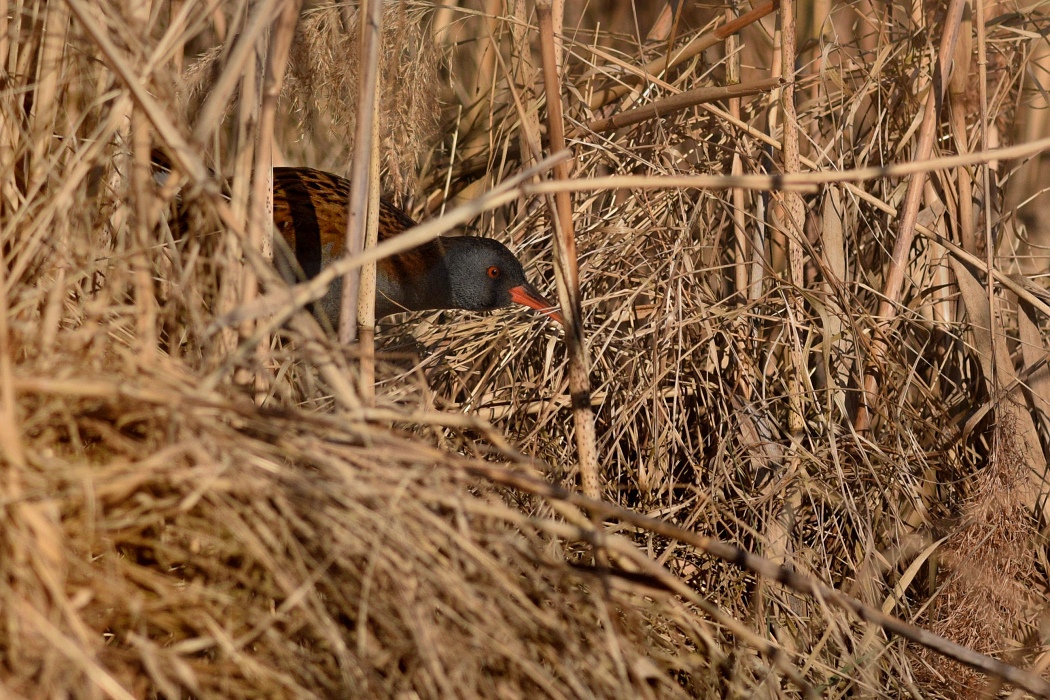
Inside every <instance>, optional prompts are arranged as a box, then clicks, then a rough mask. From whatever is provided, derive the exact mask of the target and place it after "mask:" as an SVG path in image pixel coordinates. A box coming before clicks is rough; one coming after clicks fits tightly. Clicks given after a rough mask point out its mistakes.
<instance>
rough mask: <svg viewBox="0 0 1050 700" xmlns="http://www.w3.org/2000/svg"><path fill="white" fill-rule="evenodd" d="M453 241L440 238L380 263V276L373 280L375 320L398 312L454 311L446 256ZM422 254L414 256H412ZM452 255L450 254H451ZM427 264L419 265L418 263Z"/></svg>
mask: <svg viewBox="0 0 1050 700" xmlns="http://www.w3.org/2000/svg"><path fill="white" fill-rule="evenodd" d="M451 240H454V239H453V238H449V237H445V236H442V237H440V238H438V239H437V240H435V241H433V242H431V243H427V244H424V245H423V246H420V248H416V249H413V250H412V251H409V252H408V254H406V255H395V256H393V257H390V258H387V259H386V260H384V261H382V262H381V265H382V267H383V272H384V273H385V274H382V275H380V276H379V279H378V280H377V282H378V285H377V289H376V317H382V316H386V315H389V314H395V313H398V312H400V311H429V310H432V309H452V308H456V306H455V303H454V301H453V298H452V284H451V280H450V275H449V268H448V264H447V259H446V254H447V253H448V252H449V248H454V247H455V244H454V243H453V244H451V245H449V243H448V242H449V241H451ZM420 252H425V255H423V256H418V255H414V254H413V253H420ZM453 255H454V253H453ZM421 258H422V259H425V260H426V261H427V262H428V263H429V264H427V265H425V266H424V265H421V264H419V262H420V259H421Z"/></svg>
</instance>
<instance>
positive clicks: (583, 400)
mask: <svg viewBox="0 0 1050 700" xmlns="http://www.w3.org/2000/svg"><path fill="white" fill-rule="evenodd" d="M536 14H537V16H538V18H539V25H540V53H541V56H542V59H543V86H544V90H545V92H546V95H547V117H548V129H549V135H550V151H551V152H552V153H558V152H560V151H563V150H564V149H565V131H564V124H563V121H562V109H561V79H560V76H559V75H558V65H557V61H556V55H555V43H554V21H553V16H552V11H551V0H539V1H538V2H537V3H536ZM554 178H555V180H558V181H565V180H568V179H569V169H568V165H567V164H566V163H564V162H562V163H558V164H557V165H555V166H554ZM548 201H549V200H548ZM554 201H555V204H556V207H555V209H554V210H552V211H551V221H552V223H554V224H555V226H554V228H555V233H556V235H555V236H554V240H555V248H554V250H555V255H554V270H555V278H556V280H557V283H558V284H557V288H558V303H559V304H560V305H561V309H562V315H563V316H564V317H565V324H566V328H565V339H566V341H567V343H568V347H569V392H570V394H571V396H572V413H573V418H574V420H575V423H576V449H577V452H578V457H579V460H580V484H581V486H582V488H583V493H584V494H586V495H587V496H588V497H589V498H598V497H599V496H600V494H601V482H600V480H599V477H598V443H597V439H596V437H595V431H594V411H593V410H592V409H591V383H590V362H589V359H588V357H587V346H586V343H585V342H584V338H583V315H582V308H581V305H580V273H579V268H578V266H577V260H576V238H575V234H574V231H573V224H572V200H571V198H570V197H569V193H568V191H566V190H559V191H557V192H555V193H554Z"/></svg>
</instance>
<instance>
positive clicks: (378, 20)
mask: <svg viewBox="0 0 1050 700" xmlns="http://www.w3.org/2000/svg"><path fill="white" fill-rule="evenodd" d="M366 10H367V11H368V14H367V15H365V11H366ZM358 17H359V20H358V21H359V22H360V31H361V35H360V51H361V66H362V68H363V70H362V71H361V73H360V76H359V83H358V112H357V116H356V124H357V127H356V132H355V136H354V152H353V157H352V161H351V165H350V168H351V176H350V197H349V201H348V204H347V206H348V209H347V221H346V245H347V250H348V251H349V253H350V255H351V256H358V255H360V254H361V252H362V251H364V250H366V242H367V241H368V239H370V238H374V236H373V235H372V232H371V231H370V230H369V228H370V227H369V224H370V223H372V221H371V217H370V215H369V211H370V210H373V211H374V210H375V209H376V208H377V205H378V196H376V197H374V198H373V197H372V191H373V190H374V189H375V187H378V183H376V184H375V186H373V182H374V181H373V178H371V177H370V175H371V174H372V161H373V160H374V159H373V157H372V153H373V149H372V144H373V141H374V135H375V131H374V129H373V128H372V124H373V122H374V121H375V119H376V96H377V95H378V92H379V35H380V33H381V31H382V21H383V18H382V4H381V3H379V2H368V3H366V4H364V5H362V7H361V9H360V10H359V12H358ZM373 200H374V201H373ZM378 222H379V218H378V216H376V217H375V222H374V223H375V224H376V225H378ZM368 264H371V265H374V263H368ZM361 279H362V273H361V269H360V268H359V267H356V266H355V267H354V268H352V269H350V270H349V271H348V272H347V273H346V278H345V279H344V280H343V300H342V304H341V306H340V308H339V340H340V342H342V343H344V344H347V345H349V344H350V343H352V342H354V340H355V339H356V338H357V332H358V326H359V323H358V321H359V317H358V298H359V295H360V294H361V291H362V290H361ZM372 299H373V301H372V303H373V305H374V304H375V301H374V299H375V283H374V272H373V283H372ZM361 303H362V304H364V303H366V300H362V302H361ZM366 342H367V340H366ZM366 354H367V351H366ZM362 381H364V376H363V375H362Z"/></svg>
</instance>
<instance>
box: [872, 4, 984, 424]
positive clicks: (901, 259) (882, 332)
mask: <svg viewBox="0 0 1050 700" xmlns="http://www.w3.org/2000/svg"><path fill="white" fill-rule="evenodd" d="M965 5H966V0H951V3H950V4H949V5H948V12H947V14H946V15H945V17H944V34H943V35H942V36H941V46H940V49H939V51H938V52H937V64H936V65H935V66H934V73H933V78H932V81H933V84H932V85H931V86H930V89H929V91H928V92H927V96H926V108H925V112H924V113H923V115H922V124H921V126H920V127H919V134H918V141H917V143H916V146H915V154H914V156H913V157H912V159H911V160H912V161H919V162H921V161H925V160H928V159H929V157H930V154H931V153H932V152H933V138H934V135H935V134H936V131H937V120H938V114H939V109H938V108H939V106H940V104H941V100H942V99H943V98H944V93H945V92H946V91H947V89H948V84H947V82H946V79H947V77H948V72H949V70H950V69H951V61H952V57H953V56H954V55H955V43H956V41H957V40H958V37H959V27H960V25H961V24H962V12H963V7H964V6H965ZM925 184H926V175H925V174H924V173H923V174H917V175H915V176H914V177H912V178H911V179H910V180H909V181H908V189H907V192H906V193H905V195H904V204H903V205H902V206H901V208H900V226H899V227H898V233H897V241H896V243H894V245H893V252H892V253H891V255H890V266H889V270H888V272H887V274H886V280H885V281H884V282H883V285H882V301H881V302H879V310H878V313H877V314H876V321H877V322H878V323H879V324H880V326H881V327H880V328H878V329H876V333H875V334H874V337H873V338H872V347H871V359H870V361H869V365H868V366H867V367H865V369H864V381H863V382H862V389H861V397H860V399H861V400H860V405H859V407H858V409H857V417H856V421H855V423H854V427H855V429H856V430H857V431H858V432H863V431H865V430H867V429H868V428H869V427H870V426H871V420H872V417H871V411H872V406H873V404H874V400H875V397H876V395H877V394H878V391H879V383H878V372H879V371H880V370H881V367H882V365H883V364H884V363H885V362H886V343H887V342H888V341H887V336H888V333H889V330H890V329H889V326H890V324H891V323H892V322H893V319H894V318H895V317H896V315H897V302H898V301H900V295H901V287H902V285H903V283H904V266H905V264H906V263H907V259H908V254H909V252H910V251H911V244H912V242H913V241H914V240H915V224H916V222H917V220H918V216H919V204H920V203H921V201H922V190H923V186H924V185H925Z"/></svg>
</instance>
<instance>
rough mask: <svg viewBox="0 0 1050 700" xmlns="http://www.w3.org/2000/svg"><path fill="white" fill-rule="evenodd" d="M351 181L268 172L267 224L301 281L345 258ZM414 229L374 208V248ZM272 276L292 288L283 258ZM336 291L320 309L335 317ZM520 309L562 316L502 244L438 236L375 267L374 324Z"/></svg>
mask: <svg viewBox="0 0 1050 700" xmlns="http://www.w3.org/2000/svg"><path fill="white" fill-rule="evenodd" d="M349 196H350V181H349V180H346V179H345V178H341V177H339V176H337V175H333V174H331V173H327V172H324V171H321V170H315V169H313V168H303V167H294V168H287V167H285V168H274V169H273V220H274V226H275V227H276V229H277V231H278V232H279V233H280V234H281V235H282V237H283V238H284V240H285V242H287V244H288V250H289V251H290V252H291V253H293V254H294V256H295V260H296V262H297V263H298V266H299V267H300V269H301V270H302V273H303V274H304V275H305V276H306V277H307V278H311V277H314V276H315V275H317V274H318V273H319V272H320V271H321V269H322V268H324V267H325V266H326V265H328V264H329V263H330V262H332V261H333V260H336V259H338V258H339V257H340V256H342V255H343V252H344V247H345V241H346V224H347V204H348V201H349ZM413 226H415V222H414V221H413V220H412V219H411V218H410V217H409V216H408V215H407V214H405V213H404V212H403V211H401V210H400V209H398V208H397V207H395V206H394V205H393V204H391V203H390V202H388V201H386V200H381V201H380V211H379V240H380V241H384V240H387V239H389V238H392V237H393V236H396V235H398V234H399V233H401V232H402V231H405V230H406V229H409V228H411V227H413ZM277 265H278V268H279V269H281V270H282V272H283V273H284V274H285V275H286V277H287V278H288V279H290V280H294V279H295V277H294V274H295V273H293V272H292V270H293V269H294V267H293V266H292V265H291V264H290V261H289V260H288V258H287V254H286V255H285V256H284V258H283V259H282V258H280V257H279V258H278V260H277ZM341 299H342V288H341V284H339V283H338V282H337V283H336V284H333V285H332V288H331V289H330V290H329V292H328V294H327V295H326V296H325V297H324V299H323V300H322V301H321V306H322V308H323V309H324V311H325V312H326V314H327V315H328V317H329V318H330V319H332V320H333V321H335V320H336V319H338V316H339V306H340V303H341ZM512 303H519V304H523V305H525V306H528V307H530V308H533V309H537V310H539V311H542V312H543V313H546V314H547V315H548V316H550V317H551V318H554V319H555V320H557V321H559V322H561V321H562V319H561V314H559V313H558V311H557V310H556V309H554V308H553V306H552V305H551V304H550V302H548V301H547V300H546V299H545V298H544V297H543V295H542V294H540V293H539V292H538V291H537V290H536V289H535V288H534V287H533V286H532V285H530V284H529V283H528V282H527V281H526V280H525V273H524V271H523V270H522V267H521V263H519V262H518V260H517V258H515V257H514V255H513V253H511V252H510V251H509V250H508V249H507V248H506V247H505V246H504V245H503V244H502V243H499V242H498V241H495V240H492V239H490V238H480V237H473V236H442V237H439V238H437V239H435V240H433V241H430V242H429V243H425V244H423V245H421V246H419V247H417V248H413V249H411V250H408V251H406V252H404V253H400V254H398V255H393V256H390V257H388V258H384V259H382V260H380V261H379V262H377V263H376V318H381V317H383V316H387V315H389V314H392V313H397V312H399V311H424V310H428V309H469V310H475V311H488V310H491V309H498V308H501V307H504V306H508V305H510V304H512Z"/></svg>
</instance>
